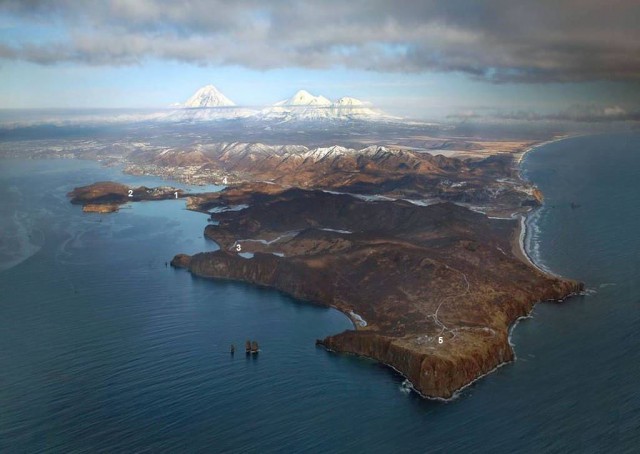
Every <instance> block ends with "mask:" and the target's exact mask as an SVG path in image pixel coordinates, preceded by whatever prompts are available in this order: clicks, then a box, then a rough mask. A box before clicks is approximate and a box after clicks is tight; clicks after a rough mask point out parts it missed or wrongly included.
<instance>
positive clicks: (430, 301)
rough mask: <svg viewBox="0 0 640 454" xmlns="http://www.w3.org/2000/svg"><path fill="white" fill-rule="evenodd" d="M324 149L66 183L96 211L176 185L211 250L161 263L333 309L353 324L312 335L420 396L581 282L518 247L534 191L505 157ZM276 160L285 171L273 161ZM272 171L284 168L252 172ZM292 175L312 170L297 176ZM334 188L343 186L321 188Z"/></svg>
mask: <svg viewBox="0 0 640 454" xmlns="http://www.w3.org/2000/svg"><path fill="white" fill-rule="evenodd" d="M323 153H325V154H323V157H322V160H321V161H318V162H320V163H315V162H316V161H306V160H305V161H301V160H298V161H295V160H293V161H292V159H291V156H290V155H289V154H286V155H285V157H284V158H283V157H282V156H280V155H273V156H271V157H270V161H269V163H268V164H265V165H264V166H262V167H260V168H258V167H256V165H255V164H253V163H254V162H255V160H254V158H255V156H254V155H252V154H247V161H246V162H245V161H243V160H241V159H240V158H237V157H234V158H233V159H234V166H236V168H240V167H242V168H244V169H248V170H250V171H251V172H252V175H253V178H254V180H253V181H251V182H248V183H241V184H237V185H235V186H231V187H228V188H226V189H225V190H223V191H220V192H217V193H200V194H186V193H182V192H178V191H177V190H175V189H174V188H155V189H154V188H136V189H132V188H128V187H126V186H123V185H118V184H116V183H110V182H102V183H97V184H95V185H90V186H88V187H84V188H76V189H75V190H74V191H72V192H71V193H70V194H69V196H70V197H71V198H72V203H78V204H82V205H83V206H84V209H85V211H99V212H102V210H103V211H104V212H110V211H115V210H116V209H117V207H118V206H119V205H120V204H122V203H126V202H128V201H139V200H161V199H165V198H174V197H176V195H178V196H179V197H185V198H186V200H187V207H188V209H190V210H194V211H199V212H204V213H208V214H209V215H210V220H211V221H214V223H212V224H209V225H207V226H206V228H205V232H204V234H205V237H207V238H209V239H210V240H212V241H215V242H216V243H217V244H218V245H219V246H220V250H219V251H215V252H207V253H200V254H195V255H193V256H188V255H184V254H178V255H176V256H175V257H174V258H173V260H172V261H171V265H172V266H174V267H177V268H184V269H187V270H188V271H189V272H191V273H192V274H194V275H196V276H200V277H203V278H211V279H229V280H237V281H243V282H247V283H250V284H254V285H260V286H265V287H270V288H274V289H277V290H280V291H282V292H285V293H287V294H289V295H291V296H293V297H295V298H297V299H301V300H305V301H308V302H311V303H314V304H319V305H322V306H326V307H332V308H335V309H337V310H339V311H341V312H343V313H344V314H346V315H347V316H348V317H350V319H351V320H352V322H353V324H354V329H353V330H347V331H345V332H343V333H339V334H336V335H332V336H329V337H327V338H325V339H321V340H318V341H317V343H318V345H321V346H323V347H325V348H327V349H328V350H331V351H335V352H339V353H350V354H356V355H359V356H365V357H369V358H372V359H375V360H377V361H379V362H381V363H383V364H386V365H388V366H389V367H391V368H393V369H394V370H396V371H398V372H399V373H400V374H402V375H403V376H404V377H406V378H407V380H409V381H410V382H411V384H412V386H413V388H414V389H415V390H416V392H418V393H419V394H420V395H422V396H424V397H428V398H434V399H451V398H453V397H455V396H456V395H457V393H458V392H459V391H460V390H461V389H463V388H465V387H466V386H469V385H470V384H471V383H473V382H474V381H476V380H478V379H479V378H480V377H482V376H484V375H486V374H488V373H490V372H491V371H493V370H495V369H496V368H498V367H500V366H501V365H503V364H505V363H507V362H510V361H512V360H513V359H514V358H515V355H514V352H513V349H512V347H511V345H510V344H509V333H510V330H511V328H512V326H513V324H514V323H515V322H516V321H517V320H518V319H520V318H522V317H525V316H527V315H528V314H529V313H530V311H531V310H532V308H533V307H534V305H535V304H536V303H537V302H540V301H561V300H563V299H565V298H566V297H568V296H570V295H572V294H575V293H577V292H580V291H581V290H582V284H581V283H578V282H575V281H571V280H568V279H564V278H561V277H559V276H554V275H551V274H549V273H547V272H545V271H544V270H541V269H539V268H538V267H536V266H535V264H533V263H532V262H531V261H530V260H529V259H528V257H527V255H526V251H523V250H522V244H521V236H522V228H523V227H522V224H521V220H520V216H522V215H523V214H524V213H527V212H529V211H530V210H531V208H532V207H535V206H539V205H540V204H541V203H542V194H541V193H540V192H539V191H537V189H536V188H535V187H532V186H530V185H527V184H526V183H525V182H523V181H522V180H521V179H520V178H519V175H515V174H514V170H513V168H512V167H511V164H510V163H509V162H508V161H505V159H504V158H500V159H494V158H489V159H487V160H485V161H481V162H480V163H470V162H459V161H457V160H455V159H451V158H441V157H440V158H429V157H426V158H425V157H420V156H416V155H415V154H411V153H406V152H390V151H387V150H382V149H378V148H375V149H374V148H371V149H367V151H366V153H365V154H363V156H359V155H357V154H356V155H354V154H353V153H352V152H346V151H344V150H337V151H336V149H329V150H328V151H326V152H323ZM328 156H330V157H331V161H330V162H331V163H330V164H326V162H328V161H326V159H327V157H328ZM305 159H311V158H305ZM292 162H293V164H291V163H292ZM284 163H287V165H288V166H291V165H293V166H294V167H295V169H296V170H295V171H293V170H292V172H293V173H291V174H287V173H286V172H285V173H282V172H284V170H283V167H282V166H283V165H284ZM248 166H252V167H248ZM362 166H364V167H362ZM360 167H362V169H361V170H358V169H359V168H360ZM346 168H352V170H349V171H346V170H345V169H346ZM412 169H413V170H412ZM302 170H304V172H305V173H303V174H300V173H296V172H299V171H302ZM278 172H280V173H278ZM457 173H460V175H462V176H456V175H457ZM279 174H282V175H285V176H286V175H288V176H286V178H287V179H286V181H281V182H279V183H278V182H274V181H264V179H263V178H266V177H267V176H269V177H271V178H273V177H276V176H277V175H279ZM292 175H294V176H292ZM301 178H307V180H305V181H307V182H308V181H311V180H308V178H312V179H313V181H314V182H315V183H313V184H311V185H310V186H312V187H308V186H309V185H308V183H305V184H306V185H305V186H304V187H299V184H300V183H301V182H302V180H301ZM454 178H455V179H454ZM267 179H268V178H267ZM285 183H286V184H285ZM316 184H317V185H319V186H320V187H321V188H320V189H316V188H314V187H313V186H314V185H316ZM378 186H380V187H381V188H386V189H384V194H385V196H384V197H382V196H380V195H379V194H370V190H372V189H373V188H374V187H378ZM334 187H335V188H336V189H340V190H335V189H328V188H334ZM484 187H492V188H494V189H495V190H491V191H485V190H484V189H483V188H484ZM345 189H346V190H349V191H360V192H359V193H347V192H343V191H345ZM362 191H364V193H363V192H362ZM434 191H435V192H434ZM434 194H438V196H437V197H434ZM470 194H471V195H470ZM132 195H133V196H134V197H131V196H132ZM406 197H411V198H412V199H407V198H406ZM416 197H418V198H419V199H415V198H416ZM442 197H448V198H451V199H453V200H458V201H459V202H460V203H452V202H451V201H447V200H442ZM468 197H471V199H468ZM465 200H485V205H486V207H488V208H489V210H488V211H489V212H491V213H496V214H502V216H494V217H491V216H488V215H487V214H485V213H483V212H480V211H479V210H478V209H477V208H474V207H473V206H471V207H468V206H467V205H468V203H462V202H464V201H465ZM485 212H486V211H485ZM507 213H509V214H510V215H508V214H507Z"/></svg>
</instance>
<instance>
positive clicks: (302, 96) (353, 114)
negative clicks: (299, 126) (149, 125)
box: [169, 85, 399, 122]
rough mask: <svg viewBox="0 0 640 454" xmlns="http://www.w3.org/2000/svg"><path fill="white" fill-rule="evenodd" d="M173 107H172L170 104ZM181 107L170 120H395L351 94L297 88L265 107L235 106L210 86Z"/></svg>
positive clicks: (198, 92) (203, 88) (195, 94)
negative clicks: (336, 95) (331, 97)
mask: <svg viewBox="0 0 640 454" xmlns="http://www.w3.org/2000/svg"><path fill="white" fill-rule="evenodd" d="M172 107H175V106H172ZM179 107H180V110H177V111H176V112H173V113H172V114H171V115H170V118H169V119H173V120H182V121H207V120H217V119H234V118H249V117H252V118H255V119H256V120H270V121H278V122H295V121H317V120H320V121H322V120H324V121H347V120H365V121H367V120H369V121H390V120H398V119H399V118H398V117H392V116H390V115H387V114H386V113H384V112H382V111H381V110H378V109H375V108H373V107H372V106H371V105H370V104H368V103H365V102H363V101H361V100H359V99H356V98H351V97H342V98H340V99H338V100H337V101H335V102H333V101H331V100H329V99H328V98H325V97H324V96H314V95H312V94H311V93H309V92H308V91H306V90H299V91H297V92H296V94H294V95H293V96H292V97H291V98H289V99H285V100H283V101H280V102H277V103H275V104H274V105H273V106H271V107H267V108H264V109H260V110H258V109H250V108H243V107H237V106H236V104H235V103H234V102H233V101H232V100H230V99H229V98H227V97H226V96H225V95H224V94H223V93H222V92H220V90H218V89H217V88H216V87H215V86H213V85H206V86H204V87H202V88H200V89H198V90H197V91H196V92H195V93H194V94H193V96H191V97H190V98H189V99H188V100H187V101H186V102H185V103H184V104H182V105H180V106H179Z"/></svg>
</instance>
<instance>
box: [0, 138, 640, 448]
mask: <svg viewBox="0 0 640 454" xmlns="http://www.w3.org/2000/svg"><path fill="white" fill-rule="evenodd" d="M16 146H19V143H16ZM523 171H524V173H525V175H526V176H527V177H528V178H530V179H532V180H533V181H534V182H536V183H537V184H538V185H539V186H540V188H541V189H542V190H543V192H544V193H545V196H546V204H545V206H544V208H543V209H541V210H540V211H539V212H538V213H537V214H536V215H535V216H534V217H533V218H532V219H533V221H532V222H531V223H530V224H531V225H530V229H529V233H530V235H529V237H528V241H529V244H530V247H531V252H532V254H534V255H535V256H536V259H537V260H539V261H540V262H541V263H542V264H543V265H544V266H546V267H548V268H549V269H551V270H553V271H555V272H558V273H560V274H563V275H566V276H569V277H573V278H576V279H580V280H583V281H585V282H586V283H587V286H588V288H589V292H588V293H589V294H588V295H587V296H580V297H575V298H572V299H570V300H568V301H566V302H564V303H562V304H541V305H538V306H536V309H535V310H534V313H533V317H532V318H531V319H527V320H524V321H522V322H521V323H519V325H518V326H517V328H516V329H515V330H514V332H513V335H512V341H513V343H514V344H515V349H516V353H517V356H518V360H517V361H516V362H515V363H512V364H509V365H506V366H504V367H502V368H500V369H498V370H497V371H496V372H495V373H493V374H491V375H489V376H487V377H485V378H484V379H482V380H480V381H478V382H477V383H475V384H474V385H473V386H471V387H470V388H468V389H467V390H465V391H464V392H463V393H462V394H461V396H460V397H459V398H458V399H456V400H455V401H452V402H448V403H442V402H434V401H427V400H423V399H421V398H419V397H417V396H416V395H415V394H413V393H406V392H405V391H403V389H402V386H401V383H402V380H403V379H402V377H400V376H398V375H397V374H396V373H394V372H393V371H390V370H389V369H387V368H385V367H383V366H380V365H378V364H376V363H375V362H373V361H369V360H364V359H359V358H356V357H353V356H348V355H335V354H331V353H328V352H326V351H324V350H323V349H320V348H317V347H315V345H314V340H315V339H316V338H320V337H324V336H326V335H328V334H331V333H336V332H339V331H341V330H344V329H347V328H349V327H350V326H351V324H350V322H349V321H348V319H347V318H346V317H345V316H344V315H342V314H340V313H338V312H337V311H334V310H329V309H324V308H320V307H317V306H313V305H310V304H307V303H304V302H299V301H296V300H294V299H292V298H289V297H288V296H286V295H283V294H281V293H279V292H276V291H272V290H268V289H261V288H255V287H251V286H248V285H244V284H241V283H233V282H221V281H208V280H203V279H198V278H194V277H192V276H190V275H189V274H188V273H186V272H184V271H182V270H173V269H172V268H170V267H166V266H165V262H167V261H169V260H170V259H171V258H172V257H173V255H174V254H176V253H179V252H186V253H193V252H197V251H201V250H210V249H215V245H214V244H212V243H210V242H207V241H206V240H205V239H204V238H203V236H202V231H203V228H204V226H205V225H206V222H207V220H206V216H204V215H201V214H199V213H192V212H189V211H186V210H185V209H184V203H183V202H182V201H180V200H178V201H173V200H169V201H164V202H147V203H139V204H134V205H133V206H131V207H127V208H125V209H123V210H121V212H119V213H117V214H110V215H98V214H83V213H82V212H81V210H80V208H79V207H76V206H72V205H71V204H69V202H68V200H67V199H66V197H65V194H66V192H67V191H69V190H70V189H72V188H73V187H74V186H78V185H82V184H88V183H91V182H94V181H97V180H118V181H123V182H126V183H131V184H146V185H147V186H152V185H157V184H165V183H166V182H163V181H161V180H159V179H156V178H151V177H132V176H126V175H122V174H120V173H119V171H118V170H117V169H105V168H101V167H100V166H99V165H98V164H96V163H93V162H85V161H66V160H55V161H53V160H52V161H26V160H25V161H20V160H11V161H9V160H4V161H0V200H1V201H0V227H1V228H2V230H0V232H1V233H0V452H176V451H179V452H606V451H609V452H637V450H638V447H639V446H640V397H639V396H640V394H639V393H638V390H637V384H638V381H639V379H638V377H640V336H639V335H638V326H640V325H639V323H640V254H639V253H638V252H640V239H639V237H638V235H637V232H638V227H639V226H640V200H639V198H640V182H639V181H638V175H640V136H638V135H615V136H592V137H582V138H576V139H570V140H566V141H562V142H557V143H554V144H549V145H546V146H544V147H540V148H538V149H537V150H535V151H534V152H532V153H530V154H529V155H528V156H527V158H526V159H525V162H524V164H523ZM572 202H573V204H574V206H573V208H572V206H571V203H572ZM578 205H579V206H578ZM245 339H257V340H258V341H259V342H260V346H261V349H262V352H261V353H260V355H259V356H258V357H252V358H247V357H245V355H244V354H243V353H240V354H239V353H236V354H235V356H233V357H232V356H231V355H230V354H229V345H230V344H231V343H235V345H236V347H237V348H238V350H241V349H242V348H241V347H242V345H243V343H244V340H245Z"/></svg>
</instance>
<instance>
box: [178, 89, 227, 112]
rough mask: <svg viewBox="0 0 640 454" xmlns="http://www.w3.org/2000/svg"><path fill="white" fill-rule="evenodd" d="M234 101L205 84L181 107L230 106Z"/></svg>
mask: <svg viewBox="0 0 640 454" xmlns="http://www.w3.org/2000/svg"><path fill="white" fill-rule="evenodd" d="M235 105H236V103H234V102H233V101H231V100H230V99H229V98H227V97H226V96H225V95H223V94H222V93H221V92H220V90H218V89H217V88H216V87H214V86H213V85H205V86H204V87H202V88H200V89H199V90H198V91H196V92H195V93H194V94H193V96H192V97H191V98H189V99H187V101H186V102H185V103H184V104H183V107H192V108H193V107H231V106H235Z"/></svg>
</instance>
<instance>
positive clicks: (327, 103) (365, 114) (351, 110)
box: [260, 90, 393, 121]
mask: <svg viewBox="0 0 640 454" xmlns="http://www.w3.org/2000/svg"><path fill="white" fill-rule="evenodd" d="M260 117H261V118H262V119H267V120H279V121H298V120H388V119H392V118H393V117H390V116H388V115H386V114H385V113H383V112H381V111H379V110H376V109H373V108H371V107H370V106H368V105H367V104H366V103H364V102H362V101H360V100H359V99H356V98H351V97H348V96H345V97H343V98H340V99H338V100H337V101H335V102H331V100H329V99H327V98H325V97H324V96H314V95H312V94H311V93H309V92H308V91H306V90H299V91H298V92H296V94H295V95H293V96H292V97H291V98H289V99H286V100H284V101H280V102H277V103H275V104H274V105H273V106H272V107H269V108H267V109H264V110H262V112H261V113H260Z"/></svg>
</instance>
